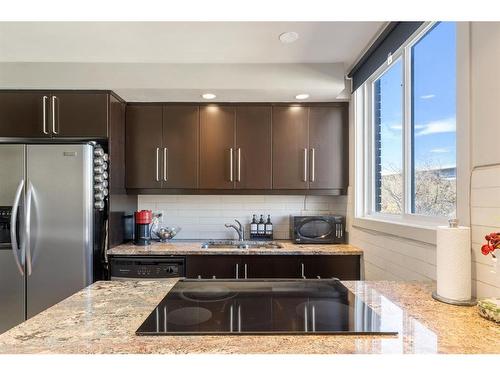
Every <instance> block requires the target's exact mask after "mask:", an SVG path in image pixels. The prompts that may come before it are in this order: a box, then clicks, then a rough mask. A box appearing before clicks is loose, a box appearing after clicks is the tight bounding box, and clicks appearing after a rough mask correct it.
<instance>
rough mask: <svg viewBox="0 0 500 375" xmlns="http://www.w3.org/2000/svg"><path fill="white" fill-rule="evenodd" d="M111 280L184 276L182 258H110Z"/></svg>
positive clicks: (183, 261) (183, 260)
mask: <svg viewBox="0 0 500 375" xmlns="http://www.w3.org/2000/svg"><path fill="white" fill-rule="evenodd" d="M109 262H110V271H111V279H167V278H172V277H184V276H185V259H184V258H182V257H175V258H172V257H134V256H128V257H111V258H110V260H109Z"/></svg>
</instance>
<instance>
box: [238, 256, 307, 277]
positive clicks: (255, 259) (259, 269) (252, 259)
mask: <svg viewBox="0 0 500 375" xmlns="http://www.w3.org/2000/svg"><path fill="white" fill-rule="evenodd" d="M241 264H242V269H243V277H244V276H245V269H246V276H247V278H249V279H261V278H262V279H295V278H298V277H300V267H299V259H298V257H296V256H293V255H247V256H243V257H242V258H241Z"/></svg>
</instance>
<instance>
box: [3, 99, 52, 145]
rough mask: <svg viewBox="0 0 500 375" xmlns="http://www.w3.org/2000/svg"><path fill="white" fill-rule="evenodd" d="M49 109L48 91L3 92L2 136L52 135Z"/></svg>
mask: <svg viewBox="0 0 500 375" xmlns="http://www.w3.org/2000/svg"><path fill="white" fill-rule="evenodd" d="M44 98H45V99H44ZM44 101H45V109H44ZM49 111H50V93H48V92H46V93H44V92H36V93H35V92H1V93H0V137H16V138H17V137H19V138H48V137H50V131H49ZM44 114H45V118H44Z"/></svg>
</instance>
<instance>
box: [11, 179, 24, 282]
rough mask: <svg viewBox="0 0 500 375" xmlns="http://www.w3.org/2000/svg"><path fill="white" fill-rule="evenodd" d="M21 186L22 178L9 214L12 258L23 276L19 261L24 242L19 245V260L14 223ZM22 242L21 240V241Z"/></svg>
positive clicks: (15, 222)
mask: <svg viewBox="0 0 500 375" xmlns="http://www.w3.org/2000/svg"><path fill="white" fill-rule="evenodd" d="M23 187H24V180H21V181H20V182H19V185H18V186H17V190H16V195H15V198H14V203H13V204H12V212H11V215H10V242H11V246H12V253H13V254H14V259H15V261H16V265H17V268H18V269H19V272H20V273H21V275H23V276H24V270H23V266H22V265H21V262H22V263H24V244H22V245H21V249H22V250H21V251H22V254H23V256H22V259H21V262H20V261H19V255H18V254H17V250H18V249H17V237H16V224H17V213H18V208H19V200H20V199H21V194H22V193H23ZM21 242H22V241H21Z"/></svg>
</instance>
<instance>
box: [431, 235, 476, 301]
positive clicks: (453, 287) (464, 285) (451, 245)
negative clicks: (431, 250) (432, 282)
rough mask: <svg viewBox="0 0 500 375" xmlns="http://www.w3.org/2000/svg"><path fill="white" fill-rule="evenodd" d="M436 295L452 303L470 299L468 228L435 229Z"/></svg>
mask: <svg viewBox="0 0 500 375" xmlns="http://www.w3.org/2000/svg"><path fill="white" fill-rule="evenodd" d="M436 245H437V257H436V263H437V294H438V295H439V296H440V297H444V298H447V299H450V300H454V301H467V300H470V299H471V245H470V228H468V227H455V228H452V227H449V226H447V227H438V229H437V242H436Z"/></svg>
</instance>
